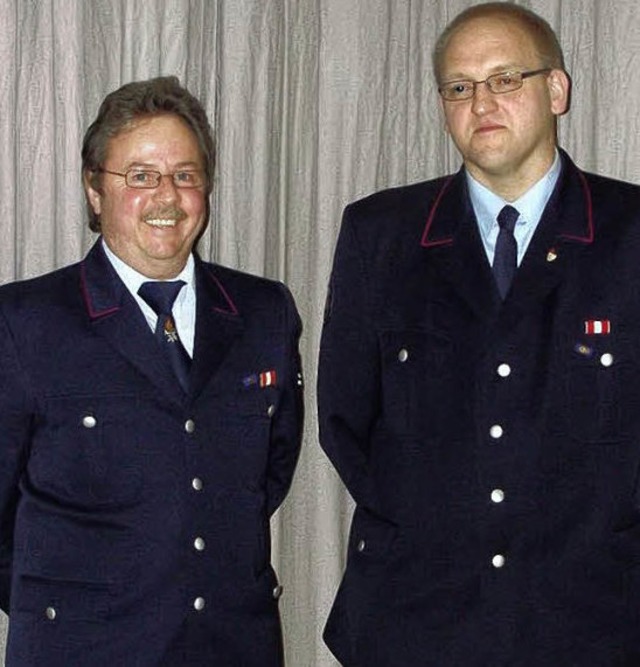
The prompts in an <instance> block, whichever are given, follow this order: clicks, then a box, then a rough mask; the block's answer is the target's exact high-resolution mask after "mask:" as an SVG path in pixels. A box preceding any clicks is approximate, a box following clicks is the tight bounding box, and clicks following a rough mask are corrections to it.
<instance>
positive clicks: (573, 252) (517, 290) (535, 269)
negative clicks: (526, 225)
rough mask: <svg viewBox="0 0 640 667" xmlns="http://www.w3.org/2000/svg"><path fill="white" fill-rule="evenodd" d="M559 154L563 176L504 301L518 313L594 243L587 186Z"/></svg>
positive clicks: (552, 286)
mask: <svg viewBox="0 0 640 667" xmlns="http://www.w3.org/2000/svg"><path fill="white" fill-rule="evenodd" d="M561 155H562V160H563V165H562V173H561V175H560V178H559V179H558V183H557V184H556V188H555V190H554V192H553V194H552V195H551V198H550V199H549V202H548V204H547V206H546V208H545V210H544V212H543V214H542V218H541V219H540V223H539V224H538V228H537V229H536V232H535V234H534V236H533V238H532V239H531V244H530V245H529V248H528V249H527V252H526V254H525V256H524V259H523V261H522V264H521V265H520V267H519V268H518V271H517V272H516V277H515V279H514V282H513V289H512V290H511V293H510V294H509V296H508V297H507V301H506V302H505V303H510V304H512V305H513V307H514V308H516V309H517V310H519V311H526V310H528V309H530V308H531V307H533V306H535V304H536V303H540V302H541V301H542V300H544V299H545V298H546V296H547V295H548V294H549V293H550V292H552V291H553V290H554V289H555V288H556V287H557V286H558V285H559V284H560V283H561V282H562V280H563V278H564V276H565V275H566V272H567V270H568V269H569V267H571V266H572V264H573V260H574V259H575V257H576V256H577V254H578V253H580V252H581V251H582V250H583V249H584V248H585V247H587V246H589V245H590V244H591V243H592V242H593V240H594V222H593V207H592V201H591V191H590V189H589V185H588V183H587V181H586V178H585V176H584V174H583V173H582V172H581V171H580V170H579V169H578V168H577V167H576V166H575V165H574V164H573V162H572V161H571V160H570V159H569V157H568V156H567V155H566V154H565V153H564V152H562V153H561Z"/></svg>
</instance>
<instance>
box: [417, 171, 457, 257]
mask: <svg viewBox="0 0 640 667" xmlns="http://www.w3.org/2000/svg"><path fill="white" fill-rule="evenodd" d="M452 180H453V176H449V178H447V180H446V181H445V182H444V185H443V186H442V188H441V190H440V192H439V193H438V196H437V197H436V200H435V202H434V203H433V206H432V207H431V211H429V217H428V218H427V224H426V225H425V228H424V232H423V233H422V240H421V241H420V245H422V246H424V247H425V248H433V247H435V246H440V245H448V244H449V243H453V238H448V239H440V240H438V241H429V240H427V236H429V230H430V229H431V225H432V224H433V219H434V218H435V217H436V210H437V209H438V206H439V205H440V200H441V199H442V197H443V196H444V193H445V192H446V190H447V188H448V187H449V185H450V184H451V181H452Z"/></svg>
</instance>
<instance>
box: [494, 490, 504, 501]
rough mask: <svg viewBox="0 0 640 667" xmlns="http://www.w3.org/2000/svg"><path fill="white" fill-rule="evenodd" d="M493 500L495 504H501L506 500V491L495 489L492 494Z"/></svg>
mask: <svg viewBox="0 0 640 667" xmlns="http://www.w3.org/2000/svg"><path fill="white" fill-rule="evenodd" d="M491 500H492V501H493V502H494V503H501V502H502V501H503V500H504V491H503V490H502V489H494V490H493V491H492V492H491Z"/></svg>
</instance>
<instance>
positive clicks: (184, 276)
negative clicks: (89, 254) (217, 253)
mask: <svg viewBox="0 0 640 667" xmlns="http://www.w3.org/2000/svg"><path fill="white" fill-rule="evenodd" d="M102 248H103V250H104V252H105V254H106V256H107V259H108V260H109V261H110V262H111V265H112V266H113V268H114V269H115V271H116V273H117V274H118V276H119V278H120V280H122V282H123V283H124V284H125V286H126V287H127V289H128V290H129V291H130V292H131V294H132V295H133V296H134V298H135V299H136V301H140V300H141V299H140V296H139V295H138V290H139V289H140V286H141V285H142V283H146V282H148V281H149V280H151V278H148V277H147V276H145V275H143V274H142V273H139V272H138V271H136V270H135V269H133V268H132V267H130V266H129V265H128V264H126V263H125V262H123V261H122V260H121V259H120V258H119V257H118V256H117V255H116V254H115V253H114V252H113V251H112V250H111V249H110V248H109V246H108V245H107V243H106V241H105V240H104V237H103V238H102ZM171 280H172V281H173V280H184V282H185V283H186V287H183V288H182V289H181V290H180V292H179V293H178V296H177V301H181V300H182V299H184V298H185V294H186V292H187V291H191V292H193V294H195V262H194V259H193V254H192V253H190V254H189V257H188V259H187V263H186V264H185V266H184V268H183V269H182V271H181V272H180V273H179V274H178V275H177V276H176V277H175V278H172V279H171Z"/></svg>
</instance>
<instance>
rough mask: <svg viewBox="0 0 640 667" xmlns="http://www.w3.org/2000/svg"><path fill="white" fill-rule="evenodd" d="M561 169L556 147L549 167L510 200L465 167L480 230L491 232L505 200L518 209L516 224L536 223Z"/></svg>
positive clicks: (505, 202)
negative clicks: (494, 190)
mask: <svg viewBox="0 0 640 667" xmlns="http://www.w3.org/2000/svg"><path fill="white" fill-rule="evenodd" d="M561 169H562V161H561V160H560V153H559V152H558V150H557V149H556V152H555V158H554V160H553V164H552V165H551V167H550V168H549V171H547V173H546V174H545V175H544V176H543V177H542V178H541V179H540V180H539V181H538V182H537V183H536V184H535V185H533V186H532V187H531V188H529V190H527V192H525V193H524V194H523V195H522V196H521V197H520V198H519V199H517V200H516V201H513V202H507V201H505V200H504V199H502V197H499V196H498V195H496V194H495V193H494V192H492V191H491V190H489V188H487V187H485V186H484V185H482V183H480V182H478V181H477V180H476V179H475V178H473V176H472V175H471V174H470V173H469V172H468V171H467V170H465V175H466V178H467V185H468V188H469V197H470V198H471V204H472V205H473V210H474V212H475V214H476V218H477V220H478V226H479V229H480V233H481V234H482V235H483V236H485V237H486V236H488V235H489V234H490V232H491V230H492V228H493V227H494V226H495V225H497V224H498V222H497V217H498V213H500V211H501V210H502V208H503V207H504V206H506V205H507V204H510V205H511V206H513V207H515V208H516V209H518V211H519V213H520V217H519V218H518V220H517V222H516V225H526V224H531V225H533V226H534V227H537V225H538V222H540V218H541V217H542V213H543V211H544V208H545V206H546V205H547V202H548V201H549V198H550V197H551V193H552V192H553V189H554V188H555V186H556V183H557V182H558V178H559V176H560V171H561Z"/></svg>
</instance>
